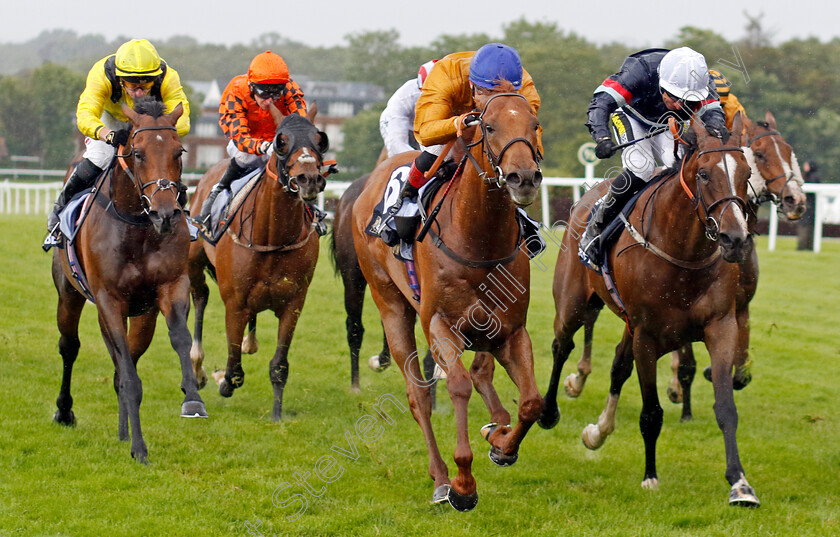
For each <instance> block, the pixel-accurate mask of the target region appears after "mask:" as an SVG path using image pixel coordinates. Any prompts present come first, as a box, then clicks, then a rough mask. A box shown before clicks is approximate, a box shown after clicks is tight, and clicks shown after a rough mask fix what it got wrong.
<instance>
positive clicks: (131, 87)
mask: <svg viewBox="0 0 840 537" xmlns="http://www.w3.org/2000/svg"><path fill="white" fill-rule="evenodd" d="M120 85H121V86H122V87H124V88H125V89H127V90H128V91H138V90H141V89H142V90H143V91H149V90H151V89H152V86H154V85H155V81H154V80H148V81H146V82H128V81H126V80H123V81H121V82H120Z"/></svg>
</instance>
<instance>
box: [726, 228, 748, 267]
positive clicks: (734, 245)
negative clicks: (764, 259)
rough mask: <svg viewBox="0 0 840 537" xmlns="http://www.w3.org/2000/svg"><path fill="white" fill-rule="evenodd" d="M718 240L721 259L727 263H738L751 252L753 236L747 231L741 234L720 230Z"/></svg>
mask: <svg viewBox="0 0 840 537" xmlns="http://www.w3.org/2000/svg"><path fill="white" fill-rule="evenodd" d="M718 241H719V242H720V250H721V255H722V257H723V260H724V261H726V262H727V263H740V262H742V261H744V260H745V259H747V257H748V256H749V255H750V253H752V249H753V247H754V245H753V236H752V234H749V233H748V234H746V235H744V236H741V235H737V234H736V235H730V234H728V233H724V232H721V234H720V237H719V238H718Z"/></svg>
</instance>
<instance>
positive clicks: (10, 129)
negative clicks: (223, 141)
mask: <svg viewBox="0 0 840 537" xmlns="http://www.w3.org/2000/svg"><path fill="white" fill-rule="evenodd" d="M399 37H400V36H399V33H398V32H397V31H396V30H383V31H372V32H364V33H358V34H350V35H347V36H345V42H346V45H345V46H336V47H329V48H324V47H310V46H307V45H306V44H303V43H299V42H295V41H291V40H288V39H285V38H283V37H282V36H281V35H280V34H277V33H269V34H263V35H261V36H259V37H257V38H255V39H254V40H252V41H251V43H249V44H247V45H245V44H243V45H233V46H225V45H217V44H202V43H199V42H198V41H196V40H195V39H194V38H191V37H187V36H174V37H171V38H169V39H167V40H165V41H155V42H154V44H155V46H156V47H157V49H158V52H159V53H160V54H161V56H162V57H163V58H164V59H165V60H166V61H167V62H168V63H169V64H171V65H172V66H173V67H174V68H175V69H176V70H178V72H179V73H180V75H181V78H182V80H184V81H186V80H213V79H216V80H218V81H219V84H221V85H225V84H226V83H227V82H228V81H229V80H230V79H231V78H233V77H234V76H236V75H238V74H240V73H243V72H246V70H247V67H248V63H249V62H250V60H251V58H252V57H253V56H254V55H255V54H257V53H259V52H261V51H264V50H267V49H270V50H273V51H274V52H277V53H279V54H281V55H282V56H283V57H284V58H285V60H286V62H287V63H288V65H289V69H290V71H291V73H292V77H293V78H301V77H304V76H305V77H308V78H310V79H312V80H328V81H329V80H332V81H339V80H343V81H360V82H368V83H373V84H377V85H380V86H382V87H383V88H384V89H385V94H386V95H388V96H389V95H390V94H391V93H392V92H393V91H395V90H396V89H397V88H398V87H399V86H400V85H402V84H403V83H404V82H405V81H406V80H407V79H409V78H413V77H414V76H416V74H417V69H418V68H419V66H420V65H421V64H422V63H424V62H425V61H428V60H429V59H432V58H441V57H443V56H445V55H446V54H449V53H451V52H456V51H461V50H475V49H477V48H478V47H480V46H481V45H483V44H484V43H487V42H491V41H502V42H504V43H507V44H509V45H511V46H513V47H515V48H516V49H517V50H518V51H519V53H520V55H521V57H522V62H523V65H524V66H525V69H527V70H528V72H529V73H530V74H531V75H532V76H533V78H534V81H535V84H536V86H537V90H538V91H539V93H540V97H541V98H542V107H541V109H540V112H539V119H540V122H541V123H542V126H543V145H544V148H545V160H544V162H543V170H544V173H545V174H546V175H560V176H580V175H582V172H583V170H582V166H581V165H580V164H579V163H578V162H577V158H576V151H577V148H578V147H579V146H580V144H582V143H583V142H587V141H590V137H589V133H588V131H587V129H586V127H585V126H584V123H585V122H586V109H587V106H588V103H589V100H590V99H591V97H592V91H593V90H594V89H595V88H596V87H597V86H598V85H599V84H600V83H601V82H602V81H603V79H604V78H605V77H606V76H608V75H610V74H612V73H614V72H616V71H617V70H618V69H619V66H620V65H621V62H622V61H623V60H624V58H625V57H626V56H627V55H628V54H630V53H632V52H635V49H631V48H628V47H627V46H625V45H622V44H620V43H610V44H595V43H593V42H590V41H588V40H587V39H586V37H585V36H582V35H578V34H576V33H573V32H567V31H563V30H562V29H560V28H558V26H557V25H556V24H555V23H550V22H537V23H533V22H528V21H527V20H525V19H520V20H516V21H513V22H511V23H509V24H507V25H506V26H505V27H504V28H503V30H502V34H501V35H489V34H469V35H467V34H464V35H442V36H440V37H438V38H437V39H436V40H434V41H433V42H431V43H430V44H429V45H428V46H425V47H405V46H402V45H400V43H399ZM128 39H129V37H118V38H116V39H115V40H113V41H110V42H109V41H107V40H105V39H104V38H103V37H101V36H96V35H83V36H79V35H77V34H76V33H75V32H72V31H67V30H52V31H48V32H43V33H42V34H41V35H39V36H38V37H37V38H35V39H33V40H31V41H29V42H26V43H22V44H8V43H0V136H3V137H5V138H6V144H7V147H8V149H9V153H10V154H22V155H38V156H41V157H42V158H43V162H44V165H45V166H48V167H57V168H61V167H64V166H66V164H67V162H68V161H69V158H70V157H71V156H72V155H71V153H72V150H73V141H72V140H73V136H74V132H75V127H74V126H73V122H72V118H73V115H74V113H75V105H76V102H77V100H78V96H79V94H80V93H81V91H82V89H83V87H84V77H85V75H86V73H87V71H88V69H89V68H90V66H91V65H92V64H93V62H95V61H96V60H98V59H99V58H101V57H103V56H105V55H107V54H110V53H112V52H113V51H115V50H116V48H117V47H118V46H119V45H120V44H121V43H123V42H124V41H126V40H128ZM662 46H664V47H666V48H674V47H678V46H689V47H692V48H694V49H695V50H697V51H699V52H701V53H703V54H704V55H705V56H706V60H707V63H708V65H709V67H710V68H715V69H718V70H720V71H722V72H723V73H724V74H725V75H726V76H727V77H728V78H729V80H730V82H731V83H732V88H731V91H732V93H734V94H735V95H737V96H738V98H739V99H740V100H741V102H742V104H743V105H744V107H745V108H746V110H747V113H748V114H749V115H750V117H751V118H753V119H754V120H759V119H763V118H764V113H765V111H767V110H770V111H772V112H773V114H774V115H775V117H776V120H777V123H778V127H779V130H780V131H781V132H782V135H783V136H784V137H785V138H786V139H787V141H788V142H789V143H790V144H791V145H792V146H793V147H794V148H795V150H796V153H797V156H798V157H799V160H800V162H803V161H805V160H813V161H816V162H817V163H819V164H820V166H821V168H822V170H823V176H824V178H825V180H829V181H832V180H833V181H837V180H838V176H835V174H834V173H833V170H835V169H838V166H840V144H834V143H826V142H827V141H828V140H834V139H837V138H838V135H840V38H835V39H833V40H831V41H829V42H821V41H819V40H818V39H816V38H809V39H792V40H789V41H786V42H783V43H780V44H777V45H774V44H773V42H772V35H770V34H769V33H767V32H766V31H765V30H764V29H763V28H762V26H761V18H760V17H751V16H749V15H746V23H745V31H744V35H743V37H742V38H740V39H738V40H735V41H728V40H726V39H724V38H723V37H722V36H721V35H720V34H718V33H717V32H715V31H714V30H710V29H702V28H696V27H691V26H687V27H683V28H681V29H679V30H678V31H677V33H676V35H675V36H674V37H673V38H672V39H670V40H668V41H666V42H665V43H662ZM186 89H187V91H188V94H189V95H190V98H191V104H192V108H193V114H197V113H198V112H199V110H200V106H199V104H200V102H201V99H202V98H203V96H202V95H199V94H192V92H191V88H186ZM384 105H385V102H384V101H383V102H382V103H377V104H376V105H374V106H372V107H371V108H370V109H369V110H366V111H364V112H362V113H360V114H358V115H357V116H355V117H353V118H351V119H349V120H348V121H347V122H346V123H345V128H344V149H343V151H342V152H341V153H340V154H339V164H340V166H341V168H342V169H343V170H346V173H347V174H348V176H349V175H350V174H361V173H365V172H367V171H370V169H371V168H372V167H373V164H374V162H375V160H376V157H377V156H378V154H379V150H380V149H381V147H382V140H381V138H380V136H379V128H378V119H379V113H380V112H381V110H382V108H383V107H384ZM613 159H615V162H614V163H613V162H610V163H609V165H614V164H617V163H618V160H617V157H613ZM602 166H603V170H606V169H607V168H608V167H609V166H608V165H603V164H602ZM345 178H347V176H346V177H345Z"/></svg>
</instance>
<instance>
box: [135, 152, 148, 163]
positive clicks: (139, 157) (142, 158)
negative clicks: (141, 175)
mask: <svg viewBox="0 0 840 537" xmlns="http://www.w3.org/2000/svg"><path fill="white" fill-rule="evenodd" d="M134 158H136V159H137V160H139V161H140V162H145V160H146V155H145V153H142V152H140V151H135V152H134Z"/></svg>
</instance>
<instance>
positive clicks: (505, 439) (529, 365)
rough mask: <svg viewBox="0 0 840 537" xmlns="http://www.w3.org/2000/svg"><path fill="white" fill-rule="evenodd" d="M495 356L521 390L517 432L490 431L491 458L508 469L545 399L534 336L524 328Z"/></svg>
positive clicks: (507, 429)
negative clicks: (536, 370)
mask: <svg viewBox="0 0 840 537" xmlns="http://www.w3.org/2000/svg"><path fill="white" fill-rule="evenodd" d="M495 356H496V358H497V359H498V360H499V364H501V365H502V367H504V368H505V370H506V371H507V373H508V375H509V376H510V379H511V380H512V381H513V383H514V384H516V387H517V388H518V389H519V409H518V415H517V418H518V420H517V423H516V425H515V426H514V427H513V429H511V428H510V427H509V426H508V427H498V428H497V429H496V430H495V431H489V434H487V436H486V438H487V441H488V442H490V445H491V446H492V447H491V449H490V459H491V460H492V461H493V462H495V463H496V464H499V465H501V466H508V465H510V464H513V463H514V462H515V461H516V458H517V456H518V455H517V454H518V452H519V445H520V444H521V443H522V440H523V439H524V438H525V435H526V434H527V433H528V430H529V429H530V428H531V425H533V424H534V422H535V421H537V419H538V418H539V417H540V413H541V412H542V408H543V398H542V396H540V392H539V391H538V390H537V381H536V379H535V378H534V354H533V349H532V348H531V337H530V336H529V335H528V331H527V330H526V329H525V328H524V327H522V328H520V329H519V330H517V331H516V332H514V333H513V334H511V336H510V337H509V338H508V339H507V341H506V342H505V344H504V345H503V346H502V347H501V348H500V349H498V350H497V351H495ZM485 432H487V431H485Z"/></svg>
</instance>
